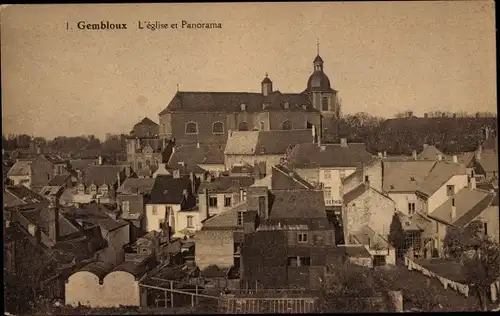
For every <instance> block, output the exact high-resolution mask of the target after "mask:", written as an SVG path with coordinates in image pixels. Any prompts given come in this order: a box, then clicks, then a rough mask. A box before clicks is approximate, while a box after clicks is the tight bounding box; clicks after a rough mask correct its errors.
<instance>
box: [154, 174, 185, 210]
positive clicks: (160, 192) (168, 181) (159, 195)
mask: <svg viewBox="0 0 500 316" xmlns="http://www.w3.org/2000/svg"><path fill="white" fill-rule="evenodd" d="M190 188H191V180H190V179H189V178H188V177H181V178H174V177H172V176H157V177H156V178H155V182H154V185H153V189H152V190H151V198H150V200H149V202H148V203H149V204H180V203H181V202H182V200H183V197H184V196H183V192H184V190H188V191H189V190H190Z"/></svg>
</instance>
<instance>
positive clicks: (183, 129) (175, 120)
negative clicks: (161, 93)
mask: <svg viewBox="0 0 500 316" xmlns="http://www.w3.org/2000/svg"><path fill="white" fill-rule="evenodd" d="M313 66H314V68H313V73H312V75H311V76H310V77H309V80H308V81H307V87H306V89H305V90H304V91H303V92H301V93H282V92H280V91H279V90H274V89H273V82H272V81H271V79H270V78H269V77H268V75H267V74H266V77H265V78H264V80H262V82H261V92H260V93H253V92H184V91H178V92H177V93H176V94H175V95H174V97H173V98H172V100H171V101H170V103H169V104H168V106H167V107H166V108H165V109H164V110H163V111H161V112H160V113H159V123H160V125H159V137H160V138H162V139H168V140H171V139H174V140H175V143H176V144H196V143H202V144H205V143H208V144H211V143H213V144H225V143H226V141H227V137H228V131H250V130H258V131H269V130H300V129H312V128H313V126H314V128H315V130H316V131H318V135H317V137H321V135H322V133H323V130H324V127H322V125H323V124H322V120H325V119H326V120H327V121H328V122H333V121H335V119H336V118H338V117H339V115H340V105H339V102H338V99H337V91H336V90H335V89H333V88H332V87H331V84H330V80H329V79H328V76H327V75H326V74H325V73H324V70H323V59H322V58H321V57H320V56H319V49H318V55H317V56H316V58H315V59H314V62H313ZM329 125H331V124H330V123H329Z"/></svg>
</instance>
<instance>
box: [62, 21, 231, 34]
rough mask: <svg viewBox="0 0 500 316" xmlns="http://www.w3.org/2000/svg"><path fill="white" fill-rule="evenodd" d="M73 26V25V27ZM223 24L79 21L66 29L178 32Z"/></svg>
mask: <svg viewBox="0 0 500 316" xmlns="http://www.w3.org/2000/svg"><path fill="white" fill-rule="evenodd" d="M72 24H73V25H72ZM221 28H222V23H220V22H213V21H201V22H200V21H186V20H181V21H177V22H166V21H148V20H144V21H137V22H134V23H120V22H115V21H107V20H106V21H104V20H102V21H85V20H83V21H78V22H76V23H70V22H66V29H68V30H79V31H123V30H131V29H138V30H149V31H156V30H170V29H171V30H176V29H221Z"/></svg>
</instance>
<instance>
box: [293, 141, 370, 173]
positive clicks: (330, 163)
mask: <svg viewBox="0 0 500 316" xmlns="http://www.w3.org/2000/svg"><path fill="white" fill-rule="evenodd" d="M372 159H373V157H372V155H371V154H370V153H368V152H367V151H366V147H365V144H361V143H350V144H347V146H346V147H342V146H341V144H325V145H321V146H318V144H300V145H297V146H295V147H294V148H293V149H292V150H291V151H290V153H289V154H288V156H287V162H288V165H289V166H291V167H292V168H356V167H359V166H360V165H361V164H363V163H364V164H367V163H369V162H371V161H372Z"/></svg>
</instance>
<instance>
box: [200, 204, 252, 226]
mask: <svg viewBox="0 0 500 316" xmlns="http://www.w3.org/2000/svg"><path fill="white" fill-rule="evenodd" d="M246 210H247V203H246V201H244V202H241V203H239V204H238V205H235V206H233V207H232V208H231V209H229V210H228V211H226V212H223V213H220V214H217V215H215V216H213V217H210V218H208V219H206V220H205V221H204V222H203V227H202V230H212V229H237V228H238V213H239V212H245V211H246ZM241 228H242V227H241Z"/></svg>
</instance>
